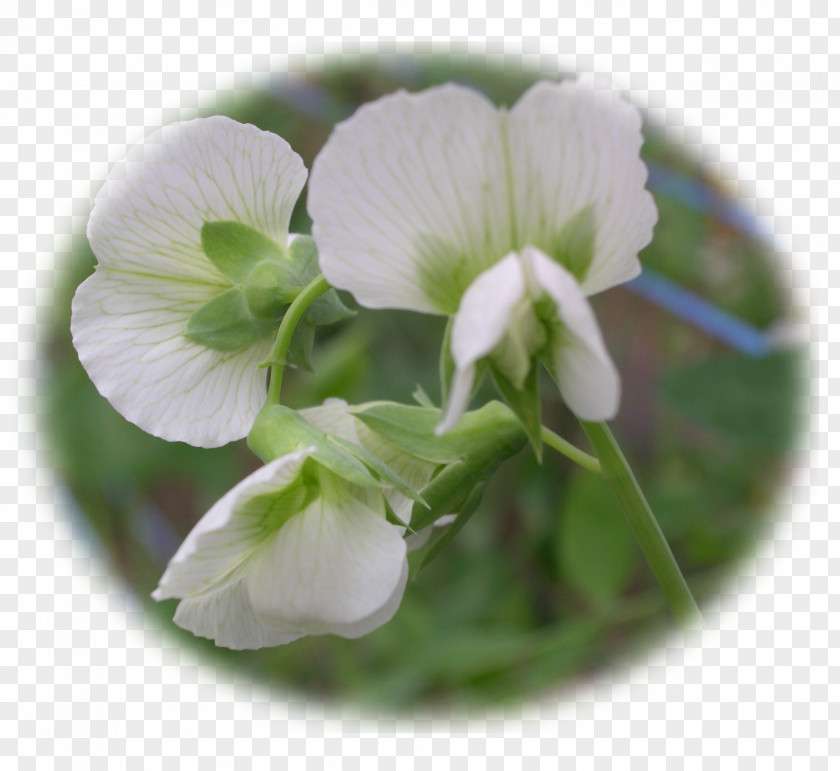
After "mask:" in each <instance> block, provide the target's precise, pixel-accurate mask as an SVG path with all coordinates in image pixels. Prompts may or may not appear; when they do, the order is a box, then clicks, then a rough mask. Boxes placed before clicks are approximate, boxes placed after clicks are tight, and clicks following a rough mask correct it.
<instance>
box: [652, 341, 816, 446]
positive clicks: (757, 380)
mask: <svg viewBox="0 0 840 771" xmlns="http://www.w3.org/2000/svg"><path fill="white" fill-rule="evenodd" d="M801 359H802V357H801V355H800V354H799V352H790V351H784V352H780V353H774V354H772V355H770V356H765V357H763V358H752V357H749V356H725V357H719V358H714V359H710V360H708V361H704V362H701V363H700V364H694V365H692V366H690V367H686V368H683V369H679V370H676V371H674V372H671V373H670V374H669V375H667V376H666V377H665V379H664V380H663V382H662V384H661V392H662V395H663V397H664V398H665V399H666V400H667V401H668V402H669V403H670V404H671V406H673V407H674V408H676V409H677V410H679V411H680V412H682V413H684V414H685V415H687V416H688V417H690V418H692V419H694V420H696V421H697V422H699V423H702V424H703V425H705V426H707V427H708V428H711V429H712V430H714V431H719V432H720V433H721V434H724V435H725V436H728V437H730V438H731V439H734V440H736V441H738V442H740V443H742V444H745V445H749V446H752V447H758V448H761V449H764V450H766V451H768V452H776V453H782V452H786V451H789V450H791V449H792V448H793V445H794V442H795V437H796V432H797V429H798V427H799V426H800V425H801V423H802V420H801V418H802V417H803V416H804V409H805V408H804V405H803V404H802V403H801V395H802V391H803V388H802V385H803V383H804V377H805V375H804V372H802V370H801Z"/></svg>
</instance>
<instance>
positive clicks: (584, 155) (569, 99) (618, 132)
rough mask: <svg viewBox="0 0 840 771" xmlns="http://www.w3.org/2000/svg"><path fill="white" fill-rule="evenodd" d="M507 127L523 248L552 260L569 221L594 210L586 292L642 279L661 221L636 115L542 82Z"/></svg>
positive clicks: (579, 89) (624, 106)
mask: <svg viewBox="0 0 840 771" xmlns="http://www.w3.org/2000/svg"><path fill="white" fill-rule="evenodd" d="M508 128H509V131H508V138H509V143H510V154H511V165H512V168H513V169H514V174H513V200H514V206H515V209H516V219H517V226H518V237H517V241H518V245H520V246H527V245H531V246H535V247H538V248H540V249H542V250H543V251H544V252H546V253H547V254H549V255H551V254H552V250H553V248H555V247H557V246H558V244H557V237H558V235H560V234H561V232H562V230H563V226H564V225H565V224H566V222H567V221H568V220H569V218H570V217H572V216H573V215H575V214H577V213H580V212H581V211H582V210H584V209H585V207H587V206H591V207H592V214H593V219H594V224H595V249H594V259H593V261H592V263H591V265H590V267H589V270H588V271H587V272H586V274H585V277H584V278H583V281H582V285H583V290H584V293H585V294H587V295H590V294H594V293H596V292H599V291H601V290H603V289H607V288H609V287H611V286H614V285H616V284H619V283H622V282H624V281H628V280H629V279H631V278H633V277H634V276H636V275H637V274H638V272H639V270H640V266H639V261H638V259H637V254H638V252H639V251H640V250H641V249H642V248H643V247H645V246H646V245H647V244H648V243H649V242H650V240H651V237H652V233H653V226H654V224H655V222H656V217H657V214H656V207H655V205H654V203H653V199H652V197H651V195H650V193H648V192H647V191H646V190H645V188H644V185H645V181H646V179H647V169H646V168H645V165H644V164H643V163H642V161H641V159H640V157H639V149H640V147H641V145H642V134H641V130H640V128H641V118H640V116H639V112H638V110H636V109H635V108H634V107H632V106H631V105H630V104H628V103H627V102H624V101H623V100H621V99H619V98H618V97H616V96H608V95H607V94H604V93H603V92H597V91H595V90H593V89H591V88H587V87H585V86H581V85H579V84H577V83H575V82H572V81H564V82H563V83H560V84H556V83H545V82H542V83H538V84H537V85H535V86H533V87H532V88H531V89H530V90H529V91H528V92H527V93H526V94H525V95H524V96H522V98H521V99H520V100H519V101H518V102H517V103H516V105H515V106H514V108H513V109H512V110H511V112H510V115H509V126H508ZM561 246H562V245H561Z"/></svg>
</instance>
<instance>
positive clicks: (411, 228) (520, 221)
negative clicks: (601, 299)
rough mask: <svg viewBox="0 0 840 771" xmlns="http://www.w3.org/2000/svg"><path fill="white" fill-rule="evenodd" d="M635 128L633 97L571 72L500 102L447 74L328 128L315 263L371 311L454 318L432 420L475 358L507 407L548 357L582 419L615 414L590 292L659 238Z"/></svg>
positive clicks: (459, 399) (449, 414) (466, 395)
mask: <svg viewBox="0 0 840 771" xmlns="http://www.w3.org/2000/svg"><path fill="white" fill-rule="evenodd" d="M640 129H641V119H640V116H639V113H638V111H637V110H636V109H635V108H633V107H632V106H631V105H629V104H627V103H626V102H623V101H622V100H620V99H618V98H616V97H612V96H607V95H605V94H603V93H598V92H595V91H593V90H591V89H589V88H586V87H584V86H582V85H580V84H578V83H576V82H570V81H566V82H563V83H560V84H551V83H539V84H537V85H535V86H534V87H532V88H531V89H530V90H529V91H528V92H527V93H526V94H524V95H523V96H522V98H521V99H520V100H519V101H518V102H517V103H516V105H515V106H514V107H513V108H512V109H510V110H506V109H497V108H496V107H495V106H494V105H493V104H492V103H491V102H490V101H488V100H487V99H486V98H485V97H484V96H482V95H480V94H478V93H477V92H475V91H473V90H471V89H468V88H465V87H462V86H457V85H445V86H440V87H436V88H431V89H429V90H427V91H424V92H421V93H419V94H407V93H405V92H398V93H396V94H392V95H390V96H387V97H384V98H382V99H380V100H378V101H377V102H375V103H372V104H370V105H366V106H364V107H362V108H361V109H359V110H358V111H357V112H356V114H355V115H354V116H353V117H351V118H350V119H349V120H347V121H345V122H344V123H342V124H339V125H338V126H337V127H336V129H335V131H334V133H333V134H332V136H331V137H330V139H329V141H328V142H327V144H326V146H325V147H324V149H323V150H322V152H321V154H320V155H319V156H318V158H316V160H315V163H314V165H313V169H312V176H311V180H310V187H309V196H308V207H309V211H310V214H311V215H312V218H313V236H314V238H315V241H316V243H317V245H318V249H319V253H320V257H319V259H320V264H321V270H322V271H323V273H324V275H325V276H326V278H327V280H329V281H330V283H331V284H332V285H333V286H336V287H339V288H341V289H346V290H348V291H350V292H352V293H353V295H354V296H355V297H356V299H357V300H358V301H359V302H360V303H361V304H363V305H366V306H368V307H371V308H383V307H390V308H404V309H410V310H415V311H420V312H426V313H435V314H444V315H450V316H454V317H455V318H454V324H453V326H452V331H451V353H452V357H453V361H454V365H455V366H454V370H455V371H454V376H453V381H452V388H451V390H450V395H449V402H448V407H447V410H446V413H445V416H444V420H443V421H442V423H441V426H440V429H441V430H446V429H448V428H450V427H451V426H453V425H454V424H455V423H457V421H458V420H459V418H460V416H461V415H462V414H463V411H464V410H465V409H466V407H467V404H468V402H469V399H470V393H471V388H472V385H473V381H474V378H475V374H476V371H477V366H478V365H479V364H482V363H487V364H489V365H490V367H491V369H492V371H493V374H494V377H495V378H496V380H497V383H500V388H501V389H502V390H503V392H504V391H505V390H507V392H508V393H506V394H505V396H506V398H508V399H509V400H510V395H511V393H514V392H517V391H522V390H523V388H525V381H526V380H528V379H529V378H530V380H529V382H531V381H532V382H535V380H533V378H534V377H535V374H534V373H535V372H536V366H537V362H538V361H543V362H544V363H545V364H546V365H547V367H548V368H549V370H550V371H551V372H552V374H553V376H554V377H555V379H556V380H557V382H558V384H559V386H560V390H561V392H562V394H563V396H564V398H565V399H566V401H567V402H568V404H569V407H570V408H571V409H572V410H573V411H574V412H575V413H577V414H578V416H579V417H581V418H583V419H585V420H605V419H609V418H611V417H613V416H614V414H615V413H616V411H617V409H618V402H619V390H620V388H619V378H618V375H617V373H616V370H615V367H614V366H613V364H612V362H611V360H610V357H609V355H608V353H607V351H606V348H605V346H604V343H603V340H602V337H601V333H600V330H599V328H598V325H597V322H596V320H595V317H594V315H593V313H592V311H591V309H590V306H589V303H588V301H587V299H586V297H587V296H588V295H592V294H594V293H596V292H600V291H602V290H604V289H607V288H609V287H612V286H614V285H616V284H619V283H622V282H624V281H627V280H629V279H631V278H633V277H634V276H636V275H637V274H638V273H639V270H640V265H639V261H638V257H637V255H638V252H639V251H640V250H641V249H642V248H643V247H644V246H646V245H647V244H648V243H649V241H650V240H651V237H652V230H653V225H654V223H655V221H656V216H657V215H656V208H655V205H654V203H653V199H652V197H651V196H650V194H649V193H648V192H647V191H646V190H645V181H646V179H647V171H646V169H645V166H644V164H643V163H642V161H641V159H640V156H639V149H640V147H641V144H642V134H641V130H640ZM514 401H515V399H514ZM512 406H514V405H513V404H512Z"/></svg>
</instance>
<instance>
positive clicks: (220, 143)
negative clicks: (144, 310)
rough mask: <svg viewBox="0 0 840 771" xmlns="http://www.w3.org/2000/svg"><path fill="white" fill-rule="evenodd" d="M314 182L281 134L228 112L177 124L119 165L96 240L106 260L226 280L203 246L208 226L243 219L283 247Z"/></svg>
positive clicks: (98, 214)
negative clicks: (203, 233) (299, 204)
mask: <svg viewBox="0 0 840 771" xmlns="http://www.w3.org/2000/svg"><path fill="white" fill-rule="evenodd" d="M305 181H306V169H305V168H304V166H303V162H302V161H301V159H300V157H299V156H298V155H297V154H296V153H295V152H293V151H292V149H291V148H290V147H289V144H288V143H287V142H286V141H285V140H283V139H281V138H280V137H279V136H277V135H276V134H272V133H270V132H267V131H260V130H259V129H258V128H256V127H255V126H250V125H245V124H242V123H237V122H236V121H233V120H231V119H230V118H225V117H222V116H215V117H212V118H199V119H196V120H192V121H186V122H183V123H175V124H172V125H170V126H165V127H163V128H162V129H160V130H159V131H156V132H155V133H154V134H152V135H150V136H149V137H147V138H146V140H145V141H144V142H143V143H142V144H140V145H137V146H135V147H134V148H132V150H131V151H130V152H129V154H128V156H127V157H126V158H125V160H123V161H121V162H119V163H117V164H116V165H115V166H114V167H113V168H112V169H111V172H110V173H109V175H108V180H107V181H106V183H105V185H103V187H102V188H101V189H100V191H99V193H98V194H97V196H96V201H95V204H94V208H93V211H92V212H91V216H90V220H89V222H88V238H89V240H90V243H91V247H92V248H93V251H94V253H95V254H96V256H97V259H98V260H99V263H100V264H101V265H107V266H109V267H111V268H116V267H118V268H121V269H123V270H130V271H134V272H138V273H143V274H149V275H157V276H168V277H170V278H172V279H181V280H188V281H191V282H204V283H209V284H212V285H214V286H225V285H228V284H227V282H226V281H225V280H224V278H223V276H222V274H221V273H220V272H219V271H218V270H217V269H216V268H215V267H214V266H213V265H212V264H211V263H210V261H209V260H208V259H207V258H206V257H205V255H204V253H203V252H202V250H201V235H200V234H201V227H202V225H203V224H204V223H205V222H212V221H220V220H235V221H237V222H241V223H243V224H245V225H249V226H250V227H253V228H255V229H256V230H258V231H259V232H260V233H262V234H264V235H266V236H269V237H270V238H273V239H275V240H276V241H279V242H280V243H284V242H285V240H286V236H287V233H288V226H289V218H290V217H291V213H292V207H293V206H294V205H295V202H296V200H297V198H298V196H299V194H300V191H301V189H302V188H303V184H304V182H305Z"/></svg>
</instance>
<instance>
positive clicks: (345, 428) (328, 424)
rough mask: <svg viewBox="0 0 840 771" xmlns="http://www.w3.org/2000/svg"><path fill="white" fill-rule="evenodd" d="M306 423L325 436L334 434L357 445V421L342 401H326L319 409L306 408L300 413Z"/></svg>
mask: <svg viewBox="0 0 840 771" xmlns="http://www.w3.org/2000/svg"><path fill="white" fill-rule="evenodd" d="M300 414H301V416H302V417H303V419H304V420H306V422H307V423H309V424H311V425H313V426H315V428H317V429H320V430H321V431H323V432H324V433H325V434H334V435H335V436H337V437H340V438H341V439H346V440H347V441H348V442H353V444H359V435H358V433H357V431H356V424H357V420H356V418H355V417H353V414H352V412H350V408H349V406H348V405H347V402H346V401H344V399H335V398H333V399H327V400H326V401H325V402H324V403H323V404H322V405H321V406H320V407H307V408H306V409H304V410H301V411H300Z"/></svg>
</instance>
